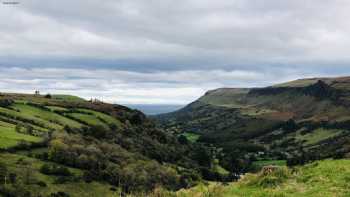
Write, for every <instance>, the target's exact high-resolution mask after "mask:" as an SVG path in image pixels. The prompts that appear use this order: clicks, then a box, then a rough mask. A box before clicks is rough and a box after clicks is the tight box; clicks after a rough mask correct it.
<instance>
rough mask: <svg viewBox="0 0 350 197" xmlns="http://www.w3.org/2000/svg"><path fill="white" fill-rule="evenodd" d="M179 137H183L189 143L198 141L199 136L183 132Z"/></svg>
mask: <svg viewBox="0 0 350 197" xmlns="http://www.w3.org/2000/svg"><path fill="white" fill-rule="evenodd" d="M181 135H183V136H185V137H186V138H187V140H188V141H190V142H196V141H197V140H198V139H199V137H200V136H201V135H199V134H195V133H189V132H185V133H183V134H181Z"/></svg>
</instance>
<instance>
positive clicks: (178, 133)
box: [0, 78, 350, 197]
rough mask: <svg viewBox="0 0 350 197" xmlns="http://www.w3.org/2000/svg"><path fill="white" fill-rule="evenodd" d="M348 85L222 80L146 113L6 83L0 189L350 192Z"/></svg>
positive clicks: (0, 121) (0, 122)
mask: <svg viewBox="0 0 350 197" xmlns="http://www.w3.org/2000/svg"><path fill="white" fill-rule="evenodd" d="M347 83H349V85H350V78H322V79H303V80H297V81H293V82H289V83H284V84H280V85H275V86H271V87H266V88H251V89H246V88H243V89H230V88H224V89H217V90H212V91H209V92H207V93H206V94H205V95H204V96H202V97H201V98H199V99H198V100H197V101H194V102H193V103H191V104H189V105H187V106H185V107H184V108H182V109H179V110H178V111H175V112H171V113H167V114H160V115H151V116H149V117H147V116H146V115H144V114H143V113H141V112H139V111H137V110H133V109H129V108H127V107H124V106H121V105H112V104H108V103H103V102H100V101H98V100H91V101H87V100H84V99H81V98H79V97H75V96H69V95H49V94H48V95H38V94H33V95H31V94H7V93H2V94H1V95H0V144H1V146H0V148H1V151H0V193H1V194H3V195H4V196H119V195H124V196H184V197H187V196H206V195H209V196H242V195H243V196H244V195H248V196H269V195H270V194H271V193H272V194H273V195H274V196H281V195H282V196H284V195H286V196H293V195H288V193H290V192H291V191H292V192H293V193H295V196H298V195H305V196H314V195H313V193H314V192H315V191H316V190H314V188H323V187H331V186H332V185H331V184H334V185H333V186H332V188H333V189H332V191H333V190H334V191H335V192H338V193H341V192H343V193H349V191H348V188H347V187H346V186H345V185H344V184H345V183H344V180H347V173H346V172H347V171H348V169H347V162H348V160H346V158H348V156H349V154H350V119H349V117H350V110H348V106H349V104H350V103H349V100H348V92H347V91H348V89H347V86H346V84H347ZM269 166H270V167H271V168H272V169H271V170H268V172H266V173H264V169H265V168H267V167H269ZM287 166H288V167H287ZM333 167H334V170H336V171H334V172H333V174H327V171H328V170H330V169H331V168H333ZM342 170H343V171H344V174H341V171H342ZM321 179H322V180H324V179H327V180H328V181H326V182H320V181H318V180H321ZM311 180H313V181H311ZM322 192H325V193H327V192H331V191H330V190H328V189H324V190H322ZM316 196H317V195H316Z"/></svg>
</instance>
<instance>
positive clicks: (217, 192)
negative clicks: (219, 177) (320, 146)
mask: <svg viewBox="0 0 350 197" xmlns="http://www.w3.org/2000/svg"><path fill="white" fill-rule="evenodd" d="M349 181H350V160H324V161H319V162H315V163H312V164H308V165H306V166H302V167H297V168H296V169H294V170H290V169H289V170H286V171H284V172H282V173H276V174H271V175H261V174H249V175H246V176H245V177H244V178H243V179H242V180H240V181H239V182H237V183H232V184H230V185H228V186H222V185H219V184H215V183H213V184H210V185H209V186H205V185H200V186H197V187H195V188H192V189H190V190H182V191H180V192H178V194H177V196H183V197H189V196H205V194H207V196H216V197H235V196H237V197H241V196H247V197H248V196H249V197H271V196H286V197H289V196H290V197H294V196H295V197H299V196H306V197H318V196H339V197H340V196H349V195H350V187H349V184H348V183H349ZM273 183H274V184H273ZM209 194H210V195H209ZM169 196H171V195H170V194H169Z"/></svg>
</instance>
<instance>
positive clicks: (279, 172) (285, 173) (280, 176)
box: [247, 166, 291, 187]
mask: <svg viewBox="0 0 350 197" xmlns="http://www.w3.org/2000/svg"><path fill="white" fill-rule="evenodd" d="M290 176H291V172H290V170H289V169H288V168H287V167H284V166H283V167H280V166H266V167H264V168H263V169H262V170H261V172H260V173H259V175H257V176H254V177H250V179H249V181H248V183H247V184H248V185H252V186H260V187H276V186H278V185H280V184H282V183H284V182H285V181H286V180H287V179H288V177H290Z"/></svg>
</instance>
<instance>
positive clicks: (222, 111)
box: [153, 77, 350, 173]
mask: <svg viewBox="0 0 350 197" xmlns="http://www.w3.org/2000/svg"><path fill="white" fill-rule="evenodd" d="M349 89H350V78H349V77H341V78H311V79H300V80H296V81H292V82H287V83H283V84H278V85H275V86H269V87H264V88H220V89H217V90H212V91H208V92H207V93H206V94H205V95H203V96H202V97H200V98H199V99H198V100H196V101H194V102H193V103H191V104H189V105H187V106H186V107H184V108H182V109H180V110H178V111H176V112H172V113H168V114H162V115H158V116H154V117H153V118H154V119H155V120H156V121H157V122H158V124H159V126H160V127H161V128H163V129H165V130H166V131H167V132H169V133H172V134H175V135H178V136H181V135H187V134H188V133H190V134H191V135H192V136H193V135H196V136H200V137H199V138H198V139H196V142H197V143H202V144H206V145H210V146H213V147H215V151H216V153H215V155H216V158H217V159H219V161H220V165H221V166H222V167H224V168H225V169H227V170H229V171H231V172H236V173H242V172H247V171H251V170H254V168H255V167H254V165H253V164H254V163H256V162H264V161H271V160H284V161H287V163H288V164H289V165H296V164H304V163H306V162H310V161H314V160H318V159H324V158H332V157H336V158H344V157H349V156H350V146H349V144H350V110H349V109H350V108H349V106H350V94H349Z"/></svg>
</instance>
